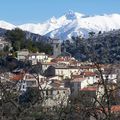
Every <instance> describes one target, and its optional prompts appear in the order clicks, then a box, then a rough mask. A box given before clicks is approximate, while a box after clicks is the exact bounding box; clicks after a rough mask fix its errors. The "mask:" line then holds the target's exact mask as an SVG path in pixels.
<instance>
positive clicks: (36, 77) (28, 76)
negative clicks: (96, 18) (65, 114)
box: [1, 49, 118, 107]
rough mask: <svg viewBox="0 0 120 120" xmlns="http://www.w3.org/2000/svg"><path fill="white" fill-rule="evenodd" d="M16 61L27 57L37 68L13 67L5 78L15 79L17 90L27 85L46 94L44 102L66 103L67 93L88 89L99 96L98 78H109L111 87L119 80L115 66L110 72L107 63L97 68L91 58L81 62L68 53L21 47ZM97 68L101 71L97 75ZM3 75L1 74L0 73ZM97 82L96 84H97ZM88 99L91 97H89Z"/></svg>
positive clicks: (20, 91) (25, 89)
mask: <svg viewBox="0 0 120 120" xmlns="http://www.w3.org/2000/svg"><path fill="white" fill-rule="evenodd" d="M17 59H18V60H19V61H30V62H31V65H32V66H37V69H39V68H40V69H39V70H37V71H32V72H31V71H29V70H24V69H16V70H14V71H13V72H12V73H6V75H5V74H4V75H3V78H4V77H5V76H7V78H6V80H7V81H9V82H15V83H16V86H15V91H19V93H20V94H23V93H24V92H26V91H27V90H28V89H29V88H39V89H40V90H41V91H42V92H43V93H44V97H45V102H44V104H43V105H44V106H47V107H50V106H55V105H61V103H62V104H64V105H66V104H67V102H68V99H69V98H70V97H72V98H74V97H78V95H79V93H83V92H84V93H89V94H91V95H92V96H94V97H96V98H98V99H100V97H101V96H102V95H103V94H104V87H103V85H102V84H101V83H100V81H101V79H106V78H107V79H108V82H109V83H110V86H108V87H111V89H114V88H115V86H116V85H117V83H118V78H117V73H116V71H117V70H114V72H113V71H112V72H109V74H108V73H107V71H109V70H108V69H109V67H110V65H105V64H101V65H99V68H98V67H97V66H96V65H95V64H93V63H91V62H80V61H77V60H76V59H75V58H73V57H71V56H69V55H68V56H62V55H61V56H58V57H55V56H49V55H46V54H45V53H38V52H37V53H30V52H29V51H28V50H26V49H24V50H22V51H18V52H17ZM98 69H100V71H101V72H102V77H103V78H101V76H100V75H99V72H98ZM1 78H2V76H1ZM98 83H99V84H98ZM89 99H90V98H89Z"/></svg>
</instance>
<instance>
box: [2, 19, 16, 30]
mask: <svg viewBox="0 0 120 120" xmlns="http://www.w3.org/2000/svg"><path fill="white" fill-rule="evenodd" d="M15 27H16V26H15V25H12V24H10V23H8V22H5V21H3V20H0V28H3V29H7V30H11V29H14V28H15Z"/></svg>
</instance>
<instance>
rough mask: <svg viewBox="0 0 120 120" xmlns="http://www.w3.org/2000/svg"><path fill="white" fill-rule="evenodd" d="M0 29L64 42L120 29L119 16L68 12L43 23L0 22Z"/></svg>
mask: <svg viewBox="0 0 120 120" xmlns="http://www.w3.org/2000/svg"><path fill="white" fill-rule="evenodd" d="M0 27H1V28H5V29H14V28H15V27H19V28H21V29H22V30H25V31H29V32H32V33H36V34H40V35H47V36H50V37H51V38H59V39H61V40H63V39H64V40H65V39H70V38H71V37H72V36H82V37H87V36H88V33H89V32H91V31H93V32H96V33H98V32H99V31H102V32H103V31H111V30H113V29H120V14H111V15H106V14H105V15H95V16H86V15H84V14H81V13H77V12H72V11H69V12H68V13H66V14H65V15H63V16H61V17H60V18H55V17H52V18H51V19H49V20H47V21H46V22H44V23H38V24H33V23H29V24H23V25H18V26H15V25H12V24H9V23H7V22H4V21H0Z"/></svg>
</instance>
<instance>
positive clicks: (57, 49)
mask: <svg viewBox="0 0 120 120" xmlns="http://www.w3.org/2000/svg"><path fill="white" fill-rule="evenodd" d="M52 44H53V56H54V57H57V56H58V55H61V42H60V40H58V39H54V40H53V43H52Z"/></svg>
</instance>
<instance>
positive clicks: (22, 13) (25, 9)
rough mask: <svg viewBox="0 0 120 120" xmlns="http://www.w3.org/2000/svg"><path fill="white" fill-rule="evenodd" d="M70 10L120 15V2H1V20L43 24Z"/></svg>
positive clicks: (83, 0)
mask: <svg viewBox="0 0 120 120" xmlns="http://www.w3.org/2000/svg"><path fill="white" fill-rule="evenodd" d="M69 10H72V11H74V12H80V13H83V14H86V15H97V14H99V15H103V14H112V13H120V0H0V20H4V21H7V22H10V23H12V24H15V25H19V24H25V23H41V22H44V21H46V20H48V19H50V18H51V17H53V16H55V17H56V18H58V17H60V16H62V15H64V14H65V13H67V12H68V11H69Z"/></svg>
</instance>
